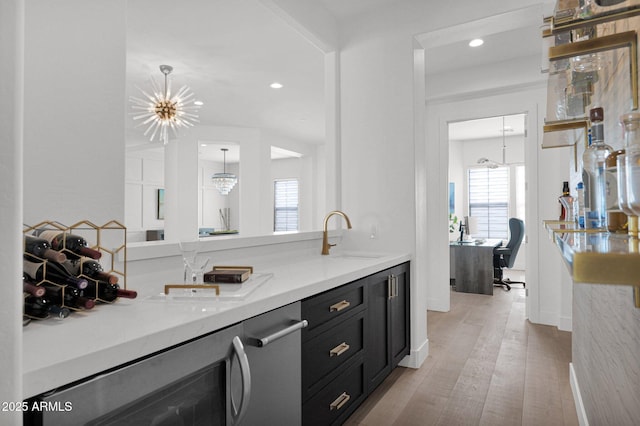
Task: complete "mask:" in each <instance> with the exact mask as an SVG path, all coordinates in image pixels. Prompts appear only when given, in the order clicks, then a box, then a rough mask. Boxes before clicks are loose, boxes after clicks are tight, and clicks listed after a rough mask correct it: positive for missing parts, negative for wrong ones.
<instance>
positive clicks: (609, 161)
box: [604, 149, 627, 233]
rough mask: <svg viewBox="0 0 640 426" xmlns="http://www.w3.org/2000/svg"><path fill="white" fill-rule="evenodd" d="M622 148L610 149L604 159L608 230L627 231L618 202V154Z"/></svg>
mask: <svg viewBox="0 0 640 426" xmlns="http://www.w3.org/2000/svg"><path fill="white" fill-rule="evenodd" d="M622 154H624V149H618V150H615V151H612V152H611V153H610V154H609V155H608V156H607V158H606V160H605V166H606V169H605V179H604V180H605V192H606V194H605V198H606V200H607V201H606V202H607V229H608V230H609V232H617V233H621V232H624V233H626V232H627V215H626V214H624V212H623V211H622V210H621V209H620V205H619V202H618V199H619V197H618V179H619V177H620V174H619V170H618V156H620V155H622Z"/></svg>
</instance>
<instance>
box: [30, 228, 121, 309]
mask: <svg viewBox="0 0 640 426" xmlns="http://www.w3.org/2000/svg"><path fill="white" fill-rule="evenodd" d="M36 230H56V231H60V232H61V233H67V234H75V235H80V236H82V237H83V238H84V239H86V240H87V243H88V244H89V247H90V248H92V249H94V250H97V251H99V252H100V253H101V254H102V257H101V258H100V260H99V262H100V264H101V265H102V268H103V269H104V272H106V273H109V274H113V275H115V276H117V277H118V278H119V279H118V285H119V286H120V287H121V288H123V289H126V288H127V228H126V227H125V226H124V225H122V224H121V223H120V222H118V221H116V220H111V221H109V222H107V223H105V224H103V225H96V224H95V223H93V222H91V221H88V220H82V221H80V222H77V223H75V224H73V225H70V226H67V225H64V224H62V223H60V222H57V221H49V220H48V221H43V222H40V223H38V224H36V225H24V227H23V231H22V232H23V234H25V235H26V234H33V231H36ZM29 257H31V258H33V259H39V261H41V262H42V263H44V266H43V267H44V268H46V266H47V262H48V261H47V260H46V259H41V258H38V257H36V256H34V255H32V254H29ZM80 277H82V278H84V279H86V280H88V281H90V282H94V283H95V284H96V286H99V285H100V283H99V281H98V280H96V279H93V278H91V277H88V276H86V275H80ZM45 282H46V283H49V284H53V285H57V286H60V285H59V284H57V283H53V282H51V281H47V280H44V279H43V280H40V281H39V282H36V283H35V284H36V285H40V284H42V283H45ZM60 287H62V291H63V292H64V288H65V286H60ZM97 293H98V291H97V287H96V296H97ZM63 294H64V293H63ZM25 297H26V296H25ZM95 300H96V301H98V302H103V303H110V302H109V301H106V300H102V299H100V298H96V299H95ZM61 306H62V307H66V308H68V309H70V310H74V311H77V310H78V309H77V308H75V307H72V306H64V304H62V305H61ZM36 319H39V318H36Z"/></svg>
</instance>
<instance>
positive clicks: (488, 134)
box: [449, 114, 526, 141]
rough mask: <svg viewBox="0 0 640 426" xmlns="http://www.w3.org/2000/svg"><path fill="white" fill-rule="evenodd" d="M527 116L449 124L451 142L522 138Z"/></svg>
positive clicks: (489, 118)
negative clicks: (511, 137) (503, 137)
mask: <svg viewBox="0 0 640 426" xmlns="http://www.w3.org/2000/svg"><path fill="white" fill-rule="evenodd" d="M525 122H526V115H525V114H514V115H506V116H504V117H503V116H499V117H487V118H480V119H477V120H467V121H459V122H456V123H449V140H454V141H461V140H474V139H489V138H501V137H502V136H503V129H504V136H505V137H510V136H520V135H524V134H525Z"/></svg>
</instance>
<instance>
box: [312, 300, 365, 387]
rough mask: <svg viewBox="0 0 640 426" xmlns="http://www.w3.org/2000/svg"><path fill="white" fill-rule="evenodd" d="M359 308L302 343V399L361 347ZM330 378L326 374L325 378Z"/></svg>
mask: <svg viewBox="0 0 640 426" xmlns="http://www.w3.org/2000/svg"><path fill="white" fill-rule="evenodd" d="M364 314H365V312H364V311H362V312H360V313H358V314H356V315H355V316H353V317H351V318H349V319H347V320H346V321H345V322H343V323H341V324H338V325H336V326H334V327H332V328H331V329H329V330H327V331H325V332H324V333H322V334H320V335H318V336H316V337H314V338H313V339H311V340H309V341H307V342H305V343H304V345H302V389H303V396H304V398H306V397H307V396H309V395H310V394H312V393H313V392H315V391H316V390H317V387H319V386H322V384H320V383H319V382H320V381H321V380H322V379H323V378H325V377H327V376H328V375H331V373H332V372H333V371H334V370H335V369H337V368H339V367H340V366H342V365H345V363H347V362H348V361H349V360H351V359H353V357H354V356H356V355H360V354H361V353H362V348H363V347H364ZM328 380H330V377H329V378H328Z"/></svg>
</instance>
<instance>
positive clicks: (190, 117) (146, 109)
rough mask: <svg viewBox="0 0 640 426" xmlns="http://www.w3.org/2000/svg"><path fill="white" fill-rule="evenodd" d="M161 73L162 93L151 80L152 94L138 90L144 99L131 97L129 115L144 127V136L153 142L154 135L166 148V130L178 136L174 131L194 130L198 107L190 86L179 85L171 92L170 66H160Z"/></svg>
mask: <svg viewBox="0 0 640 426" xmlns="http://www.w3.org/2000/svg"><path fill="white" fill-rule="evenodd" d="M160 71H161V72H162V74H164V90H162V88H161V87H160V86H159V85H158V84H157V83H156V82H155V80H154V79H153V78H151V87H152V90H153V92H152V93H153V94H149V93H147V92H145V91H144V90H142V89H140V88H139V87H138V90H140V92H141V93H142V94H143V95H144V98H138V97H135V96H131V98H130V101H131V103H132V104H133V105H132V109H133V110H134V112H133V113H132V115H133V119H134V120H143V121H142V123H140V124H139V125H138V126H145V125H147V129H146V130H145V131H144V135H145V136H147V135H148V134H151V136H150V137H149V140H150V141H153V139H154V138H155V136H156V135H158V139H160V140H162V141H163V142H164V144H165V145H166V144H167V143H168V142H169V128H171V130H173V133H174V135H176V136H177V134H178V132H177V128H179V127H193V126H194V122H198V114H196V112H197V111H198V109H199V108H200V105H198V104H196V102H195V100H194V99H193V96H194V94H193V92H192V91H191V89H189V87H187V86H182V87H181V88H180V90H178V91H177V92H176V93H175V94H172V93H171V81H170V80H169V78H168V77H169V74H171V71H173V67H172V66H170V65H160Z"/></svg>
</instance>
